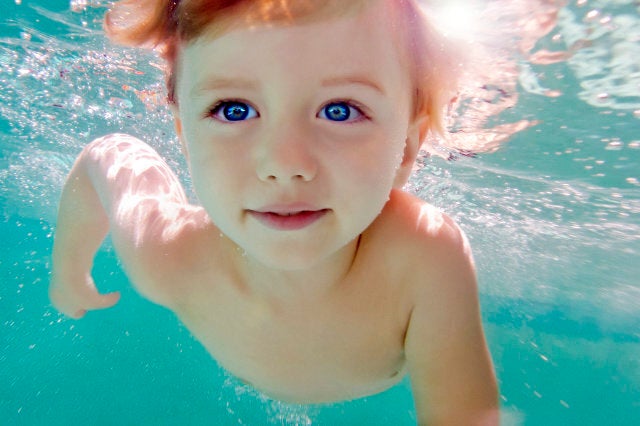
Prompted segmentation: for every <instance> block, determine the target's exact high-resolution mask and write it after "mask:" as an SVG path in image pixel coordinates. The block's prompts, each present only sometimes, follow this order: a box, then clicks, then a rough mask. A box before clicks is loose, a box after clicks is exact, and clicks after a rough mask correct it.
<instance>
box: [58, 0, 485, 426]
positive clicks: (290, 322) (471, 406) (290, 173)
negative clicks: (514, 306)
mask: <svg viewBox="0 0 640 426" xmlns="http://www.w3.org/2000/svg"><path fill="white" fill-rule="evenodd" d="M382 3H384V2H380V4H382ZM376 4H378V3H376ZM380 4H378V5H377V6H375V7H371V8H370V10H369V9H368V10H367V11H365V12H362V14H361V15H358V16H355V17H350V18H348V19H347V18H345V19H336V20H332V21H328V22H322V23H319V24H314V25H309V26H305V27H295V26H294V27H286V28H279V27H275V28H268V29H260V30H259V31H260V33H259V35H260V37H256V33H255V30H249V29H239V30H237V31H235V32H233V33H231V34H229V35H228V36H223V37H220V38H219V39H216V40H213V41H210V40H207V43H195V44H194V45H192V46H188V47H186V48H185V50H184V52H182V63H181V73H182V74H181V77H180V79H179V82H178V97H179V99H181V107H180V108H179V109H176V110H175V111H174V113H175V115H176V129H177V131H178V134H179V136H180V138H181V141H182V142H183V144H184V146H185V151H186V154H187V158H188V160H189V165H190V169H191V173H192V176H193V180H194V185H195V188H196V191H197V192H198V196H199V197H200V199H201V201H202V203H203V207H200V206H195V205H190V204H189V203H188V201H187V198H186V196H185V194H184V190H183V189H182V187H181V185H180V183H179V181H178V179H177V178H176V176H175V175H174V174H173V173H172V171H171V170H170V169H169V167H168V166H167V165H166V163H165V162H164V161H163V160H162V159H161V158H160V157H159V156H158V154H157V153H155V151H153V150H152V149H151V148H150V147H148V146H147V145H145V144H144V143H142V142H141V141H139V140H137V139H135V138H132V137H130V136H126V135H110V136H107V137H105V138H102V139H98V140H96V141H94V142H92V143H91V144H89V145H88V146H87V147H86V148H85V149H84V150H83V152H82V153H81V154H80V156H79V158H78V160H77V161H76V164H75V165H74V167H73V170H72V171H71V174H70V176H69V178H68V180H67V183H66V185H65V188H64V190H63V195H62V199H61V202H60V211H59V218H58V225H57V231H56V237H55V243H54V251H53V262H54V265H53V273H52V282H51V287H50V296H51V300H52V302H53V304H54V305H55V306H56V307H57V308H58V309H59V310H60V311H62V312H63V313H65V314H67V315H69V316H71V317H73V318H80V317H82V316H83V315H84V314H85V313H86V312H87V311H88V310H92V309H100V308H107V307H110V306H112V305H113V304H115V303H117V301H118V298H119V294H117V293H111V294H100V293H99V292H98V291H97V289H96V287H95V285H94V283H93V281H92V279H91V276H90V271H91V265H92V261H93V256H94V254H95V252H96V250H97V249H98V247H99V245H100V242H101V241H102V240H103V238H104V237H105V235H106V233H107V232H111V234H112V238H113V242H114V245H115V248H116V250H117V252H118V255H119V257H120V258H121V260H122V263H123V266H124V269H125V270H126V272H127V274H128V276H129V278H130V279H131V282H132V283H133V285H134V286H135V287H136V289H137V290H138V291H139V292H140V293H141V294H142V295H144V296H145V297H147V298H148V299H149V300H151V301H153V302H155V303H158V304H160V305H163V306H166V307H167V308H168V309H170V310H172V311H174V312H175V313H176V315H177V316H178V317H179V319H180V320H181V321H183V322H184V324H185V325H186V326H187V327H188V328H189V329H190V330H191V332H192V333H193V334H194V335H195V336H196V337H197V338H198V339H199V340H200V342H202V344H203V345H204V346H205V347H206V348H207V349H208V351H209V352H210V353H211V355H212V356H213V357H214V358H215V359H216V360H217V361H219V362H220V364H221V365H223V366H224V367H225V368H227V369H228V370H229V371H230V372H231V373H233V374H235V375H237V376H238V377H239V378H241V379H242V380H244V381H246V382H248V383H251V384H252V385H253V386H255V387H256V388H257V389H259V390H261V391H263V392H265V393H267V394H268V395H271V396H273V397H275V398H279V399H281V400H285V401H289V402H297V403H314V402H329V401H338V400H345V399H352V398H356V397H361V396H365V395H369V394H373V393H377V392H380V391H382V390H384V389H387V388H388V387H390V386H392V385H393V384H395V383H397V382H398V381H399V380H400V379H401V378H402V377H404V375H405V374H406V373H408V374H409V375H410V378H411V382H412V387H413V391H414V397H415V401H416V409H417V413H418V421H419V423H420V424H427V423H428V424H430V425H474V424H477V425H485V424H487V425H493V424H497V422H498V414H497V407H498V403H497V387H496V381H495V376H494V373H493V368H492V365H491V359H490V356H489V353H488V350H487V347H486V343H485V339H484V335H483V331H482V326H481V321H480V313H479V307H478V297H477V288H476V279H475V271H474V265H473V260H472V257H471V253H470V249H469V246H468V243H467V240H466V238H465V237H464V235H463V234H462V232H461V231H460V229H459V228H458V227H457V225H456V224H455V223H454V222H453V221H452V220H451V219H450V218H448V217H447V216H446V215H444V214H442V213H440V212H439V211H437V210H436V209H435V208H433V207H432V206H429V205H428V204H426V203H424V202H423V201H422V200H419V199H417V198H415V197H412V196H410V195H408V194H406V193H404V192H402V191H401V190H399V189H398V188H400V187H401V186H402V185H403V184H404V183H405V181H406V178H407V176H408V175H409V173H410V171H411V167H412V165H413V162H414V160H415V157H416V155H417V151H418V148H419V145H420V140H422V138H423V136H424V135H423V134H422V130H421V129H423V126H422V125H421V122H420V121H419V120H418V121H416V120H414V119H413V118H412V117H411V116H410V113H409V109H410V108H409V104H410V102H409V99H410V93H411V90H410V88H409V86H408V82H407V79H406V78H404V77H403V71H402V67H401V66H400V65H399V61H398V60H397V58H395V57H394V54H393V52H394V48H395V46H394V45H393V44H392V43H390V42H389V41H388V40H389V39H390V38H389V37H388V32H387V31H389V29H388V28H384V27H381V26H372V25H371V24H370V22H372V20H373V22H375V19H378V20H379V19H380V18H381V16H384V13H385V10H384V9H383V8H382V7H381V6H380ZM293 35H294V36H295V37H293ZM318 35H321V36H322V37H321V38H319V37H318ZM331 37H336V40H335V42H332V40H330V39H329V38H331ZM318 39H321V40H323V44H322V45H318V46H317V49H320V48H321V49H322V55H318V54H317V53H314V48H316V47H314V43H315V41H316V40H318ZM345 40H353V44H349V43H346V42H345ZM235 46H245V48H244V50H242V54H239V53H238V52H239V50H238V49H237V48H235ZM327 46H329V47H327ZM301 47H303V48H301ZM252 48H253V49H255V51H254V52H252V51H251V50H247V49H252ZM274 51H278V52H281V53H282V55H281V56H282V57H281V58H280V61H278V62H275V63H274V61H273V60H272V59H271V58H270V57H269V55H264V54H263V53H264V52H274ZM385 51H386V52H388V55H386V56H385V55H384V52H385ZM212 52H216V54H212ZM305 52H308V56H306V57H301V55H304V54H305ZM381 52H382V54H381ZM287 55H288V56H287ZM380 56H382V57H383V58H384V57H389V58H390V59H389V60H388V61H387V62H384V60H378V64H377V66H376V67H375V72H374V73H373V74H372V73H371V72H370V69H371V67H370V66H369V64H370V63H372V60H373V59H374V58H379V57H380ZM336 63H340V64H341V67H340V68H338V69H337V70H336V68H335V67H333V66H328V65H327V64H336ZM283 64H285V65H286V68H279V67H282V66H283ZM203 70H204V71H203ZM208 70H215V72H216V73H218V74H216V75H213V76H212V75H209V74H208V72H209V71H208ZM255 70H260V72H259V73H258V72H256V71H255ZM285 71H286V72H285ZM343 72H344V73H346V74H344V75H343V74H340V73H343ZM336 73H338V74H337V77H336ZM220 75H222V77H224V78H223V79H222V80H221V79H220ZM227 75H228V76H233V77H234V78H238V79H239V81H241V82H242V83H241V84H238V83H237V81H236V80H233V84H229V80H228V79H226V76H227ZM345 75H346V77H344V76H345ZM354 76H356V78H354ZM203 82H205V83H206V84H205V86H206V90H204V91H202V90H196V89H198V88H202V87H203ZM246 82H248V83H246ZM327 82H329V83H330V84H328V85H327ZM336 82H337V84H336ZM363 82H364V83H363ZM327 86H328V87H327ZM194 88H196V89H194ZM343 92H344V93H346V94H345V95H342V94H340V93H343ZM336 94H340V95H339V96H340V97H339V98H338V97H337V96H338V95H336ZM190 96H191V97H193V99H191V98H190ZM219 99H223V100H227V99H231V100H232V101H233V103H234V105H235V106H237V104H238V102H237V100H238V99H241V100H242V104H241V106H244V107H247V110H249V111H250V112H255V114H253V113H252V114H249V115H248V116H247V117H248V118H247V117H243V119H242V120H240V121H229V120H227V119H226V118H225V116H223V115H222V114H220V113H218V112H217V111H218V110H214V112H215V114H214V113H211V114H209V113H207V114H208V115H206V116H204V117H205V118H203V115H202V113H201V111H200V110H201V109H202V108H204V109H205V110H207V107H208V105H210V104H211V103H214V104H215V103H216V102H218V100H219ZM342 99H347V100H345V101H344V102H343V101H342ZM354 99H355V100H356V101H357V105H358V106H360V107H361V108H362V110H363V111H366V114H364V113H363V114H359V113H356V110H355V109H353V108H352V107H351V106H349V105H350V104H349V102H351V101H352V100H354ZM327 100H328V101H329V102H330V103H329V104H327V102H326V101H327ZM225 102H227V101H225ZM192 105H195V106H192ZM327 105H329V106H332V107H335V106H336V105H338V107H340V108H342V107H345V106H348V107H349V108H350V111H352V112H353V114H354V116H355V117H356V119H354V120H351V119H349V120H348V121H347V122H346V123H345V122H337V121H335V120H331V119H329V118H330V117H328V116H327ZM203 120H204V121H203ZM364 153H366V155H364ZM234 160H235V162H234ZM372 170H375V173H372ZM300 206H303V207H300ZM267 210H268V211H267ZM301 210H305V211H308V210H312V211H313V213H312V214H313V215H317V219H314V220H313V221H311V222H310V223H309V224H305V226H303V227H302V228H301V229H296V230H282V229H274V227H273V226H272V225H271V224H269V223H266V224H265V221H264V217H265V216H267V217H270V218H273V217H276V216H277V217H278V221H279V223H281V222H284V223H286V224H287V226H290V225H291V224H292V223H297V222H291V221H290V219H291V218H287V217H289V216H291V217H292V218H295V217H300V216H303V217H304V214H302V213H301V212H300V211H301ZM265 211H267V212H266V213H265ZM354 212H358V213H357V214H355V213H354ZM354 215H355V216H356V217H355V218H354ZM283 217H284V218H283ZM314 217H315V216H314ZM368 217H370V218H371V219H367V218H368ZM256 218H258V219H256ZM291 220H295V219H291ZM267 222H268V221H267Z"/></svg>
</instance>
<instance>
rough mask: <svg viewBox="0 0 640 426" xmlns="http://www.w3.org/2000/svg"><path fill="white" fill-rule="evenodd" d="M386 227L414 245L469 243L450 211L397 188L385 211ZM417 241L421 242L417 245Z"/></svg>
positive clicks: (425, 246) (458, 244)
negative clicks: (447, 211) (447, 212)
mask: <svg viewBox="0 0 640 426" xmlns="http://www.w3.org/2000/svg"><path fill="white" fill-rule="evenodd" d="M381 223H382V224H383V226H384V228H385V231H386V232H390V233H393V234H395V235H396V236H397V237H398V238H401V239H402V241H404V242H405V243H406V244H407V245H409V246H411V247H412V248H419V247H423V248H425V249H426V248H429V247H430V246H432V245H434V244H437V245H438V246H439V247H440V248H441V247H442V244H446V245H449V244H451V245H453V246H464V245H467V240H466V237H465V235H464V233H463V231H462V229H461V228H460V226H458V224H457V223H456V222H455V220H453V219H452V218H451V217H450V216H448V215H447V214H446V213H444V212H443V211H441V210H440V209H438V208H437V207H435V206H433V205H431V204H429V203H427V202H426V201H424V200H422V199H420V198H418V197H416V196H414V195H411V194H409V193H407V192H404V191H400V190H393V191H392V192H391V196H390V199H389V202H388V203H387V205H386V207H385V209H384V210H383V212H382V215H381ZM416 245H417V246H416Z"/></svg>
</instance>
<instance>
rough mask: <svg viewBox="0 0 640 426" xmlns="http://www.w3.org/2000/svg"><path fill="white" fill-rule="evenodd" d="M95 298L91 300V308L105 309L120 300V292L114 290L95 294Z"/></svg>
mask: <svg viewBox="0 0 640 426" xmlns="http://www.w3.org/2000/svg"><path fill="white" fill-rule="evenodd" d="M96 296H97V297H96V298H95V299H94V300H93V306H92V309H107V308H110V307H112V306H113V305H115V304H116V303H118V300H120V292H119V291H114V292H112V293H106V294H96Z"/></svg>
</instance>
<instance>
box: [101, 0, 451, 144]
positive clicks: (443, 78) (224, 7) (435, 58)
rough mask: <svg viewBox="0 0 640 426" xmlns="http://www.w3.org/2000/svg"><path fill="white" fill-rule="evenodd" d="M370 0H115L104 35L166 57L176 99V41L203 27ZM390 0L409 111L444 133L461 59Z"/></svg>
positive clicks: (295, 16) (311, 14)
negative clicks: (407, 78) (406, 75)
mask: <svg viewBox="0 0 640 426" xmlns="http://www.w3.org/2000/svg"><path fill="white" fill-rule="evenodd" d="M370 1H371V0H360V1H358V0H323V1H318V0H120V1H118V2H116V3H115V4H114V5H113V7H112V8H111V10H109V11H108V12H107V14H106V16H105V21H104V28H105V31H106V34H107V36H108V37H109V38H110V39H111V40H113V41H114V42H116V43H119V44H122V45H125V46H135V47H146V48H151V49H156V50H158V51H159V52H160V54H161V55H162V57H163V58H164V59H165V60H166V62H167V91H168V93H167V99H168V102H169V103H170V104H177V103H178V99H177V98H176V96H175V88H176V72H175V70H176V61H177V56H178V51H179V49H180V46H181V45H182V44H185V43H189V42H191V41H193V40H195V39H197V38H199V37H201V36H203V35H204V34H205V33H206V34H210V33H211V31H213V32H214V34H215V33H223V32H224V31H226V30H228V28H229V25H230V24H231V23H232V22H237V18H238V17H241V18H242V20H241V22H242V21H243V22H244V23H247V24H259V23H270V22H299V21H304V20H309V19H322V18H326V17H329V16H338V15H340V14H341V13H346V12H347V11H351V10H353V9H356V8H359V7H362V6H364V5H366V4H367V3H370ZM386 1H390V2H392V5H393V8H392V10H393V11H394V13H393V15H394V16H391V17H390V19H393V20H394V21H395V22H393V24H394V25H393V28H395V29H397V31H398V35H399V37H400V41H401V43H403V44H404V45H405V48H404V49H403V50H404V51H403V52H402V53H403V55H404V57H405V58H406V62H407V65H408V67H409V68H410V69H409V72H410V73H411V78H412V81H413V82H414V94H413V98H414V107H413V114H414V117H416V116H427V117H428V127H429V128H430V129H431V130H432V131H436V132H437V133H439V134H441V135H442V134H444V131H443V118H442V116H443V109H444V107H445V106H446V105H447V104H448V103H449V102H450V99H451V98H452V97H453V93H454V91H455V89H456V84H457V77H458V74H459V71H460V68H461V67H460V64H459V63H457V62H455V58H454V57H455V55H453V54H452V52H451V50H450V47H452V46H450V45H449V43H448V42H446V39H445V38H444V37H442V35H440V34H438V32H437V31H436V30H435V29H434V28H433V26H432V25H431V24H430V22H429V20H428V19H427V17H426V16H425V15H424V13H423V12H422V10H421V9H420V7H419V6H418V4H417V1H416V0H386Z"/></svg>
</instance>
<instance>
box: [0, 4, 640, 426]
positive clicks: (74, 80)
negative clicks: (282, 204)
mask: <svg viewBox="0 0 640 426" xmlns="http://www.w3.org/2000/svg"><path fill="white" fill-rule="evenodd" d="M18 3H21V4H18ZM88 3H90V5H89V7H83V4H82V2H80V1H74V2H72V3H71V4H70V3H69V1H59V0H55V1H53V0H52V1H44V0H40V1H28V0H22V2H16V1H15V0H10V1H8V0H3V2H2V3H1V4H2V6H3V9H4V14H3V15H2V18H0V87H1V89H0V90H1V91H0V94H1V95H0V96H1V98H0V150H1V151H0V152H1V154H0V209H1V210H0V211H1V214H2V216H1V220H0V236H1V238H2V244H0V424H3V425H4V424H7V425H21V424H25V425H39V424H47V425H75V424H78V425H80V424H96V425H109V424H154V425H155V424H215V425H237V424H247V425H267V424H275V425H279V424H285V425H298V424H300V425H306V424H313V425H364V424H366V425H411V424H415V420H414V418H415V416H414V412H413V405H412V402H411V393H410V390H409V388H408V384H407V382H406V381H405V382H403V383H401V384H400V385H398V386H396V387H394V388H392V389H390V390H388V391H387V392H384V393H382V394H380V395H376V396H373V397H370V398H365V399H361V400H357V401H353V402H346V403H342V404H334V405H329V406H318V407H316V406H313V407H299V406H290V405H285V404H281V403H278V402H277V401H272V400H269V399H267V398H265V397H263V396H261V395H259V394H257V393H255V392H254V391H252V390H251V389H249V388H247V387H246V386H243V385H242V384H240V383H238V382H236V381H235V380H234V379H233V378H232V377H229V376H228V375H227V374H225V373H224V372H223V371H222V370H220V369H219V368H218V367H217V366H216V364H215V362H214V361H213V360H212V359H211V358H210V357H209V356H208V354H207V353H206V352H205V350H204V349H203V348H202V347H201V346H200V345H199V343H198V342H197V341H195V340H194V339H193V338H192V337H191V336H190V335H189V333H188V331H187V330H186V329H185V328H184V327H183V326H182V325H181V324H180V323H178V322H177V321H176V319H175V317H174V316H173V315H172V314H171V313H170V312H168V311H166V310H164V309H162V308H159V307H157V306H154V305H152V304H150V303H148V302H146V301H144V300H143V299H142V298H140V297H139V296H138V295H137V294H136V293H135V292H133V291H132V290H131V288H130V286H128V284H127V281H126V278H125V277H124V275H123V273H122V271H121V269H120V267H119V264H118V260H117V259H116V257H115V255H114V253H113V250H112V249H111V246H110V244H109V243H108V242H107V243H106V244H105V245H104V248H103V249H102V250H101V251H100V252H99V254H98V257H97V259H96V264H95V271H94V272H95V276H96V281H97V282H99V283H100V285H101V288H102V289H104V290H110V289H118V290H121V291H122V292H123V298H122V301H121V302H120V303H119V304H118V305H117V307H115V308H113V309H110V310H108V311H104V312H96V313H91V314H89V315H88V316H87V317H86V318H85V319H83V320H82V321H72V320H68V319H65V318H63V317H61V316H60V315H59V314H58V313H57V312H55V311H54V310H53V309H52V308H51V306H50V305H49V302H48V300H47V295H46V293H47V291H46V289H47V281H48V270H49V266H50V252H51V244H52V231H53V229H54V226H55V211H56V203H57V199H58V196H59V192H60V188H61V186H62V183H63V181H64V177H65V175H66V173H67V172H68V170H69V168H70V166H71V164H72V161H73V159H74V157H75V155H76V154H77V153H78V152H79V150H80V149H81V147H82V145H83V144H84V143H86V142H87V141H88V140H89V139H91V138H92V137H95V136H97V135H101V134H104V133H106V132H110V131H123V132H128V133H131V134H134V135H136V136H139V137H143V138H145V139H146V140H148V141H149V142H150V143H152V144H153V145H154V146H156V147H157V148H158V149H159V150H160V151H161V152H162V153H163V154H164V155H165V156H166V157H167V158H168V159H169V161H170V163H171V164H172V165H173V166H174V167H175V169H176V170H184V164H183V162H182V159H181V157H180V153H179V148H178V146H177V145H176V141H175V138H174V136H173V130H172V125H171V122H170V120H169V117H168V115H167V111H166V109H165V108H164V107H163V106H162V105H157V104H156V103H155V102H154V99H155V97H154V96H156V95H155V94H157V93H162V86H161V77H160V72H159V71H158V69H157V67H156V66H155V65H154V64H157V63H158V62H157V60H156V59H155V58H154V57H153V56H150V55H147V54H141V53H135V52H131V51H126V50H123V49H116V48H114V47H112V46H109V45H108V43H107V42H106V41H104V39H103V38H102V37H101V35H100V33H99V31H98V30H99V22H98V17H99V16H100V14H101V12H102V11H103V8H101V7H99V5H97V4H95V3H96V2H93V3H92V2H88ZM101 3H102V4H105V3H106V2H101ZM583 3H584V4H583ZM91 4H93V6H92V5H91ZM72 6H73V7H72ZM74 8H75V9H76V11H73V10H72V9H74ZM639 15H640V13H639V11H638V5H637V2H634V1H623V0H617V1H613V0H612V1H591V2H576V4H574V3H572V4H571V5H569V6H567V7H565V8H563V9H562V10H561V11H560V14H559V16H558V21H557V23H556V25H555V26H554V28H553V29H552V30H551V31H550V32H549V34H547V35H545V36H544V37H542V38H541V40H539V41H538V43H537V45H536V48H535V49H534V50H537V51H540V50H543V49H550V50H559V49H562V48H564V47H565V46H569V45H573V44H575V43H576V41H580V40H582V42H581V43H582V45H583V46H585V47H584V48H583V49H580V50H578V51H576V52H575V53H574V54H573V55H572V56H571V57H570V58H568V59H567V60H565V61H561V62H557V63H553V64H548V65H541V64H535V63H531V62H528V61H524V60H522V62H521V63H520V68H519V72H520V79H519V86H518V95H519V99H518V103H517V104H516V105H515V106H514V107H513V108H510V109H508V110H507V111H505V112H503V113H502V114H501V115H500V116H499V117H497V118H495V119H494V120H493V121H494V122H496V123H503V122H504V123H506V122H513V121H517V120H520V119H527V120H536V121H539V122H540V123H539V124H538V125H537V126H534V127H531V128H529V129H527V130H525V131H523V132H520V133H517V134H516V135H514V136H513V137H511V138H510V139H509V141H508V142H507V143H505V144H503V145H502V146H501V147H500V149H498V150H497V151H495V152H493V153H483V154H480V155H478V156H477V157H476V158H468V157H464V156H459V157H458V159H457V161H444V160H442V159H440V158H439V157H431V158H428V159H426V160H425V165H424V167H423V168H422V169H421V170H419V171H417V172H416V174H415V176H414V177H413V179H412V182H411V189H412V190H413V191H414V192H416V193H418V194H420V196H422V197H423V198H425V199H427V200H429V201H431V202H433V203H434V204H436V205H438V206H439V207H441V208H442V209H444V210H445V211H447V212H448V213H449V214H451V215H453V216H454V217H455V218H456V219H457V220H458V221H459V222H460V223H461V225H462V226H463V227H464V229H465V230H466V232H467V233H468V234H469V237H470V239H471V242H472V245H473V247H474V251H475V256H476V261H477V264H478V272H479V278H480V287H481V298H482V303H483V314H484V322H485V327H486V331H487V335H488V339H489V345H490V348H491V351H492V354H493V357H494V361H495V363H496V369H497V373H498V376H499V380H500V385H501V396H502V405H503V412H504V419H505V421H504V423H505V424H506V425H636V424H640V265H639V259H640V258H639V256H640V183H639V182H640V65H639V62H638V59H637V58H640V30H638V29H637V28H640V26H639V25H638V24H640V16H639ZM585 40H586V42H585ZM549 91H556V92H561V95H560V96H555V97H550V96H544V93H547V94H548V93H549ZM181 177H182V178H183V179H184V180H185V184H186V185H187V187H188V186H189V182H188V177H187V176H185V175H184V174H183V175H182V176H181Z"/></svg>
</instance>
